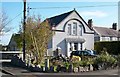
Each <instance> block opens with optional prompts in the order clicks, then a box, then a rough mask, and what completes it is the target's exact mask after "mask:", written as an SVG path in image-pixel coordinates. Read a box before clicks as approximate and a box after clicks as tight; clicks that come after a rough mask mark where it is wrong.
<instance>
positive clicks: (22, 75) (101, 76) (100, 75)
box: [0, 63, 119, 77]
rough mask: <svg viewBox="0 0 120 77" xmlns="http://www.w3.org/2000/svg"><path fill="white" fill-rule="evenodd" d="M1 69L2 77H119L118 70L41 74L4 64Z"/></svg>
mask: <svg viewBox="0 0 120 77" xmlns="http://www.w3.org/2000/svg"><path fill="white" fill-rule="evenodd" d="M0 69H1V70H2V71H1V72H2V77H13V76H15V77H16V76H17V77H67V76H69V77H74V76H75V77H119V76H118V69H117V68H116V69H110V70H99V71H91V72H80V73H39V72H30V71H28V70H26V69H23V68H19V67H13V66H11V65H10V64H9V63H8V64H4V65H3V66H2V67H0Z"/></svg>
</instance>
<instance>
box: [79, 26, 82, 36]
mask: <svg viewBox="0 0 120 77" xmlns="http://www.w3.org/2000/svg"><path fill="white" fill-rule="evenodd" d="M79 27H80V31H79V32H80V36H82V25H79Z"/></svg>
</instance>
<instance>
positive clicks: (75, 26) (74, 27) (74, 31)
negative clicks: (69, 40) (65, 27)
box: [72, 22, 77, 35]
mask: <svg viewBox="0 0 120 77" xmlns="http://www.w3.org/2000/svg"><path fill="white" fill-rule="evenodd" d="M72 32H73V33H72V34H73V35H77V23H76V22H73V30H72Z"/></svg>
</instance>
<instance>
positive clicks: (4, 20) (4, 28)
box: [0, 10, 11, 36]
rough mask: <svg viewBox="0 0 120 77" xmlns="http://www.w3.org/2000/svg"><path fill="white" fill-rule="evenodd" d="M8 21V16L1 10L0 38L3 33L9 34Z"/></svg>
mask: <svg viewBox="0 0 120 77" xmlns="http://www.w3.org/2000/svg"><path fill="white" fill-rule="evenodd" d="M9 22H10V21H9V19H8V16H7V15H6V13H5V12H4V11H3V10H2V11H1V12H0V36H1V35H2V34H3V33H5V32H9V31H10V30H11V28H10V27H9V26H8V24H9Z"/></svg>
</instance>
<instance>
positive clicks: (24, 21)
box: [23, 0, 26, 61]
mask: <svg viewBox="0 0 120 77" xmlns="http://www.w3.org/2000/svg"><path fill="white" fill-rule="evenodd" d="M23 3H24V7H23V9H24V10H23V18H24V19H23V60H24V61H25V28H26V26H25V25H26V0H24V2H23Z"/></svg>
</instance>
